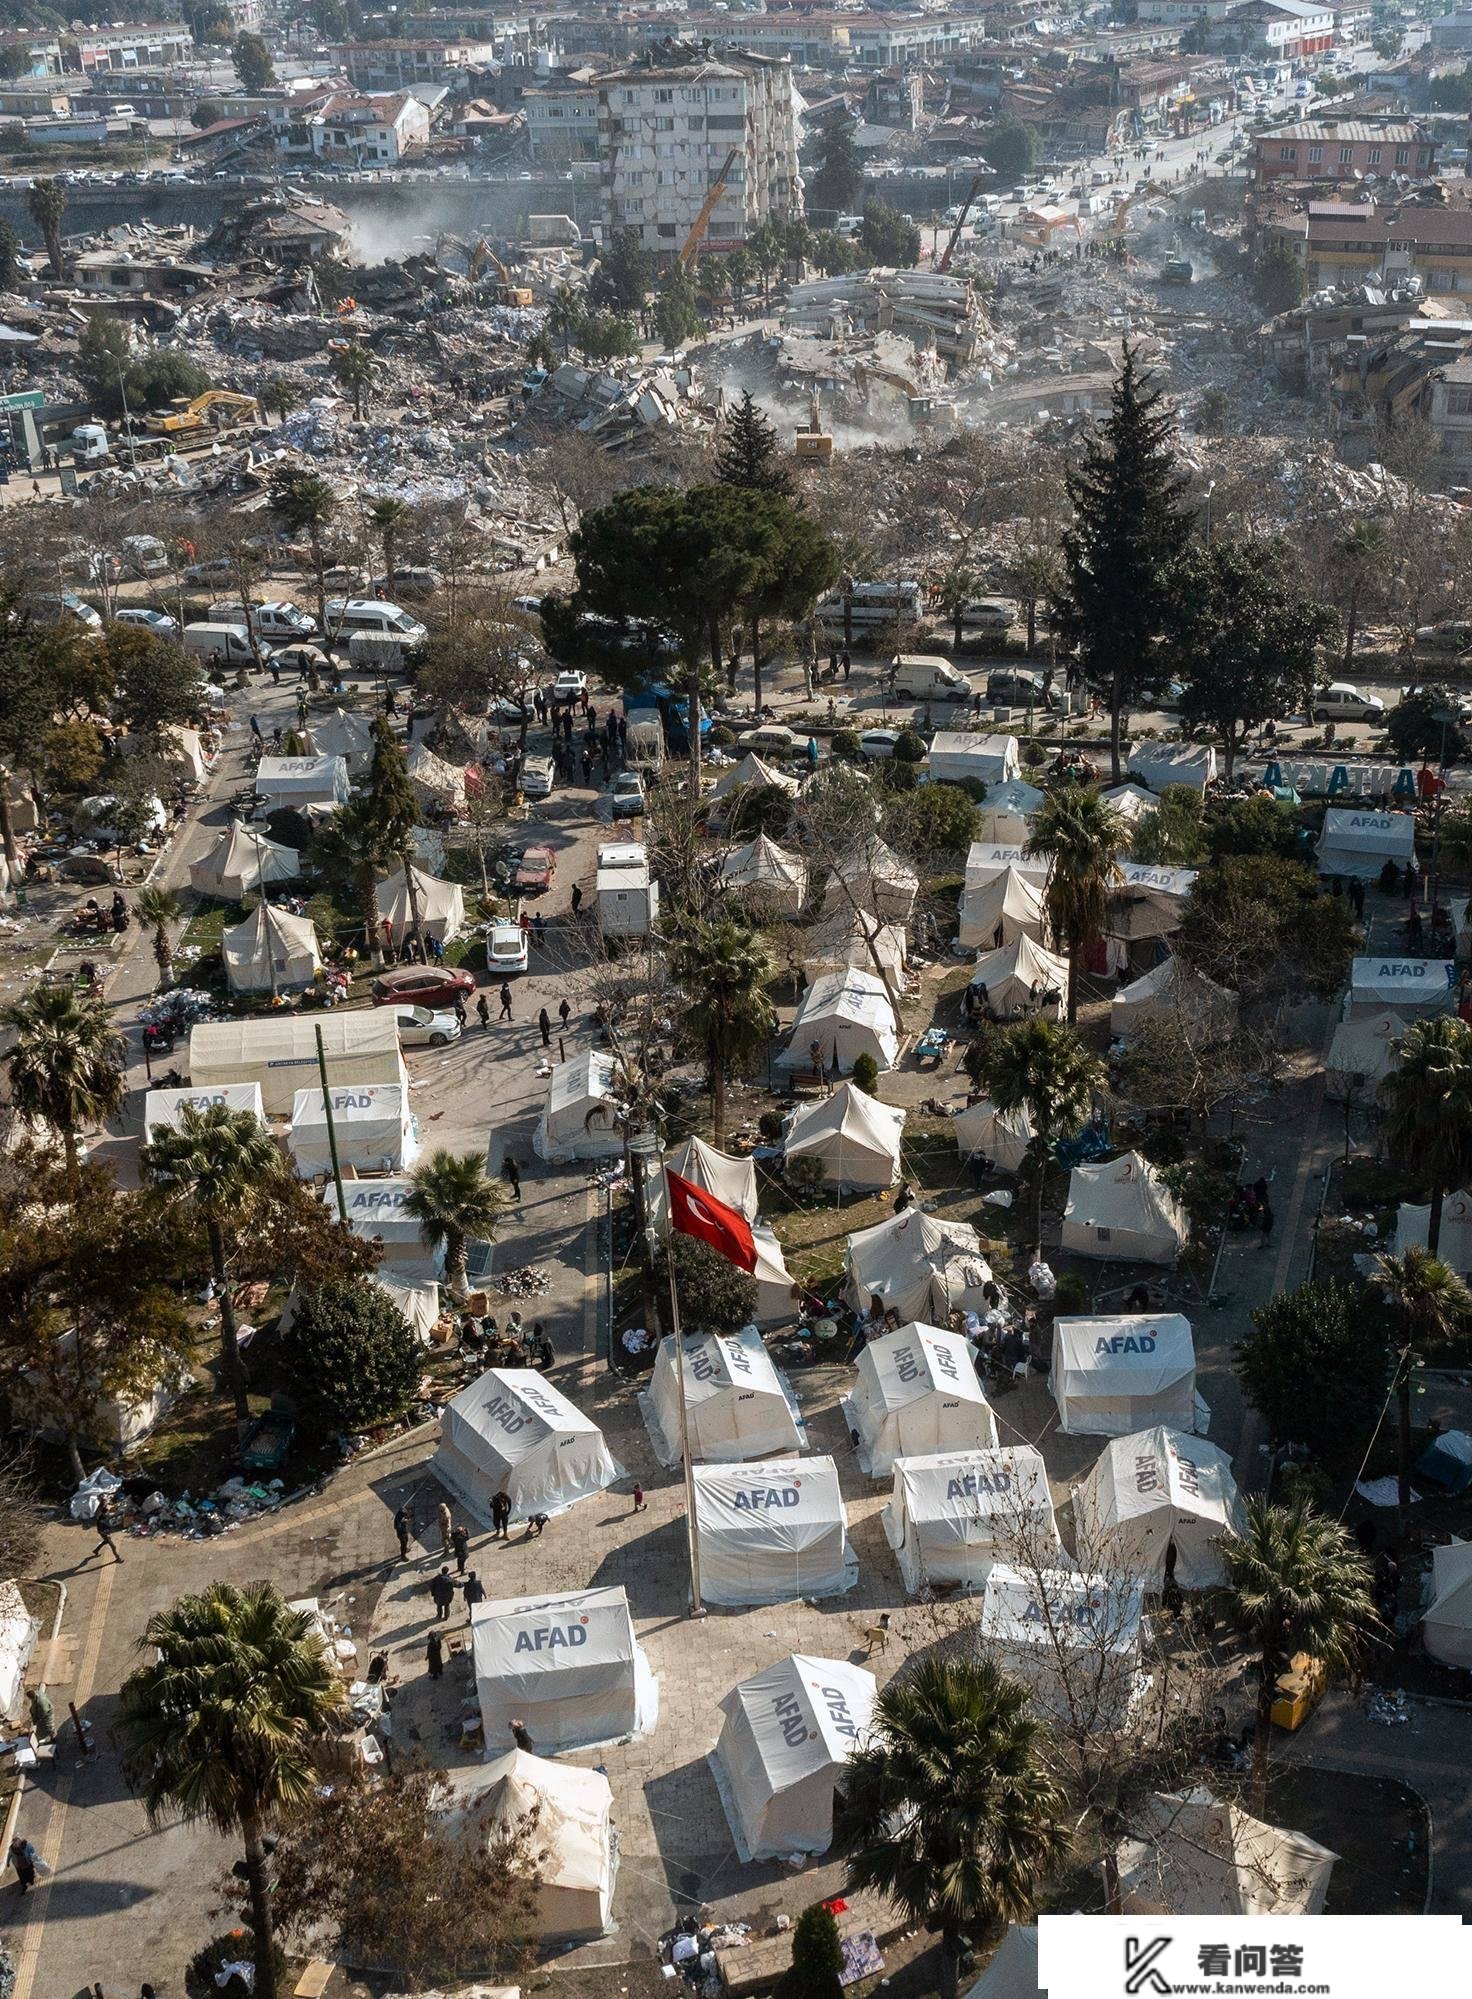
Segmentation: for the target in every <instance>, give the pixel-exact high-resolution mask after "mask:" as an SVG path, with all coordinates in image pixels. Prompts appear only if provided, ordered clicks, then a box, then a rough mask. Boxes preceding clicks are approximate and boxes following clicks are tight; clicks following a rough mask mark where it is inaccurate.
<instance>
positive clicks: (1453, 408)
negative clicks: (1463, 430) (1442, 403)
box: [1446, 389, 1472, 416]
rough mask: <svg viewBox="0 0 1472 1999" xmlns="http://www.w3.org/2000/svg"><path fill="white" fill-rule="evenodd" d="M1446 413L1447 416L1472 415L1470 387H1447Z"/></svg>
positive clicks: (1471, 390)
mask: <svg viewBox="0 0 1472 1999" xmlns="http://www.w3.org/2000/svg"><path fill="white" fill-rule="evenodd" d="M1446 413H1447V415H1448V416H1472V389H1448V390H1447V392H1446Z"/></svg>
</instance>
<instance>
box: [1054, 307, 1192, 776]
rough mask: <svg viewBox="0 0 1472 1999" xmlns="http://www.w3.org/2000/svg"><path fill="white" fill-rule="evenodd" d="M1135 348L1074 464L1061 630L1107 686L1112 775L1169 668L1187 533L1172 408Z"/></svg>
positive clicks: (1091, 674)
mask: <svg viewBox="0 0 1472 1999" xmlns="http://www.w3.org/2000/svg"><path fill="white" fill-rule="evenodd" d="M1137 351H1138V350H1137V349H1136V348H1133V347H1131V346H1130V344H1129V342H1128V341H1126V342H1125V343H1124V346H1123V348H1122V350H1121V361H1120V369H1119V374H1118V375H1117V376H1116V377H1115V382H1114V396H1113V400H1112V403H1111V407H1110V412H1109V415H1108V417H1107V418H1106V420H1105V422H1104V424H1103V425H1102V427H1101V428H1100V429H1099V430H1098V431H1097V432H1096V433H1095V434H1094V435H1093V436H1092V437H1091V438H1090V439H1089V442H1088V445H1087V446H1086V448H1085V451H1084V462H1083V464H1082V465H1081V466H1079V467H1078V468H1077V470H1075V471H1071V472H1070V473H1069V474H1068V496H1069V498H1070V500H1071V501H1072V502H1073V508H1074V522H1073V525H1072V527H1071V528H1070V529H1069V530H1068V532H1067V533H1066V534H1065V535H1064V537H1063V560H1064V566H1065V569H1066V571H1067V589H1066V593H1065V598H1064V602H1063V604H1062V607H1061V608H1062V611H1063V622H1064V630H1065V632H1066V634H1067V636H1068V637H1069V638H1070V639H1072V641H1073V642H1074V644H1075V645H1076V646H1077V647H1078V651H1079V659H1080V663H1081V665H1082V667H1083V670H1084V673H1085V675H1086V676H1087V678H1088V679H1089V680H1091V681H1092V682H1093V683H1094V684H1095V685H1096V686H1098V687H1100V688H1102V689H1104V690H1105V691H1106V693H1107V698H1108V705H1109V724H1110V726H1109V753H1110V759H1111V762H1112V766H1113V774H1114V781H1115V782H1116V783H1118V781H1119V772H1120V763H1119V739H1120V724H1121V721H1122V718H1123V716H1124V715H1125V713H1126V712H1127V710H1128V709H1129V708H1130V707H1132V706H1133V705H1134V704H1135V703H1137V702H1138V701H1139V700H1140V699H1141V698H1142V697H1143V696H1145V695H1148V694H1149V693H1150V692H1151V691H1152V689H1154V688H1155V687H1157V686H1158V684H1159V682H1160V681H1161V679H1162V678H1163V675H1164V667H1163V664H1162V662H1161V661H1160V659H1159V657H1158V654H1157V646H1156V639H1157V634H1158V633H1159V631H1160V629H1161V626H1162V624H1163V622H1164V618H1165V613H1166V608H1167V603H1168V596H1169V587H1170V586H1169V576H1170V568H1171V564H1172V563H1173V562H1174V560H1175V558H1176V557H1177V556H1178V555H1179V554H1180V552H1181V550H1182V549H1183V548H1184V547H1185V545H1186V542H1187V540H1188V539H1189V537H1190V533H1191V518H1190V515H1189V514H1188V513H1187V512H1186V511H1185V509H1184V507H1183V506H1182V504H1181V502H1182V496H1183V493H1184V490H1185V487H1186V483H1187V482H1186V479H1185V477H1184V476H1183V475H1182V474H1180V473H1178V472H1177V470H1176V458H1175V452H1174V450H1173V448H1172V437H1173V434H1174V430H1175V415H1174V412H1173V411H1172V409H1171V408H1170V406H1169V404H1167V403H1166V402H1165V401H1164V399H1163V397H1162V395H1161V392H1160V391H1159V390H1158V389H1156V388H1153V387H1152V386H1151V383H1150V377H1149V376H1148V375H1144V376H1142V375H1141V374H1140V373H1139V371H1138V370H1137V368H1136V365H1135V356H1136V353H1137Z"/></svg>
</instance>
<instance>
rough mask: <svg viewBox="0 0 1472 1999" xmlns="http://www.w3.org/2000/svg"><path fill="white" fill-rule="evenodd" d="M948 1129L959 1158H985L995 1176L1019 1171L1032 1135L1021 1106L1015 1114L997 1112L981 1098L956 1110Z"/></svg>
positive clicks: (1029, 1123)
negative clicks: (951, 1132)
mask: <svg viewBox="0 0 1472 1999" xmlns="http://www.w3.org/2000/svg"><path fill="white" fill-rule="evenodd" d="M951 1129H952V1131H954V1132H955V1134H956V1149H957V1151H958V1152H959V1153H960V1155H961V1157H962V1158H963V1159H985V1160H987V1161H989V1163H990V1164H991V1166H992V1167H993V1169H994V1170H995V1171H996V1172H998V1173H1016V1172H1017V1171H1019V1169H1020V1168H1021V1166H1022V1162H1023V1161H1024V1160H1025V1159H1026V1157H1027V1148H1028V1147H1029V1146H1030V1145H1031V1144H1032V1141H1033V1137H1034V1135H1035V1134H1034V1132H1033V1128H1032V1118H1031V1117H1030V1116H1029V1114H1028V1110H1027V1106H1026V1105H1025V1104H1019V1106H1018V1107H1017V1109H1016V1110H1015V1111H999V1110H998V1109H997V1108H996V1107H995V1105H993V1104H990V1103H988V1102H987V1101H986V1100H985V1098H983V1099H982V1101H981V1102H980V1103H979V1104H968V1105H967V1106H966V1108H965V1110H964V1111H957V1113H956V1120H955V1123H954V1124H953V1125H952V1126H951Z"/></svg>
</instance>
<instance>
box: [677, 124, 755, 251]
mask: <svg viewBox="0 0 1472 1999" xmlns="http://www.w3.org/2000/svg"><path fill="white" fill-rule="evenodd" d="M740 157H741V153H740V149H739V148H738V147H736V146H733V147H732V148H731V150H730V152H729V153H727V155H726V159H725V164H724V165H723V166H722V168H721V170H720V172H719V173H718V174H717V175H716V177H715V179H714V180H713V181H712V182H711V184H710V192H709V193H708V194H707V195H706V197H705V200H704V201H703V202H702V203H701V207H700V213H699V214H698V215H697V216H696V218H695V220H694V221H693V222H692V223H691V225H690V234H689V235H688V236H687V237H686V238H685V242H684V245H683V247H682V248H681V251H680V268H681V270H684V269H685V267H686V266H687V265H688V264H689V262H690V259H691V258H692V257H693V256H694V255H695V252H696V251H697V250H698V249H699V248H700V239H701V238H702V237H703V236H704V234H705V232H706V230H707V229H708V228H709V227H710V218H711V216H712V214H713V213H714V212H715V205H716V203H717V202H718V201H719V200H720V198H721V196H722V195H723V194H724V193H725V192H726V184H727V182H728V181H729V180H730V178H731V169H732V167H734V166H735V164H736V162H737V160H739V159H740Z"/></svg>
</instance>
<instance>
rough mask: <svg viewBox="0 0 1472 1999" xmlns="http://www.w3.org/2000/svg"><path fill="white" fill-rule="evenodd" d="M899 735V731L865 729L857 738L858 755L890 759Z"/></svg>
mask: <svg viewBox="0 0 1472 1999" xmlns="http://www.w3.org/2000/svg"><path fill="white" fill-rule="evenodd" d="M901 734H902V731H901V730H899V729H865V731H864V733H863V734H862V735H861V736H860V737H859V753H860V755H861V756H866V757H892V756H893V755H894V746H895V744H896V743H897V742H898V741H899V739H900V736H901Z"/></svg>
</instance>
